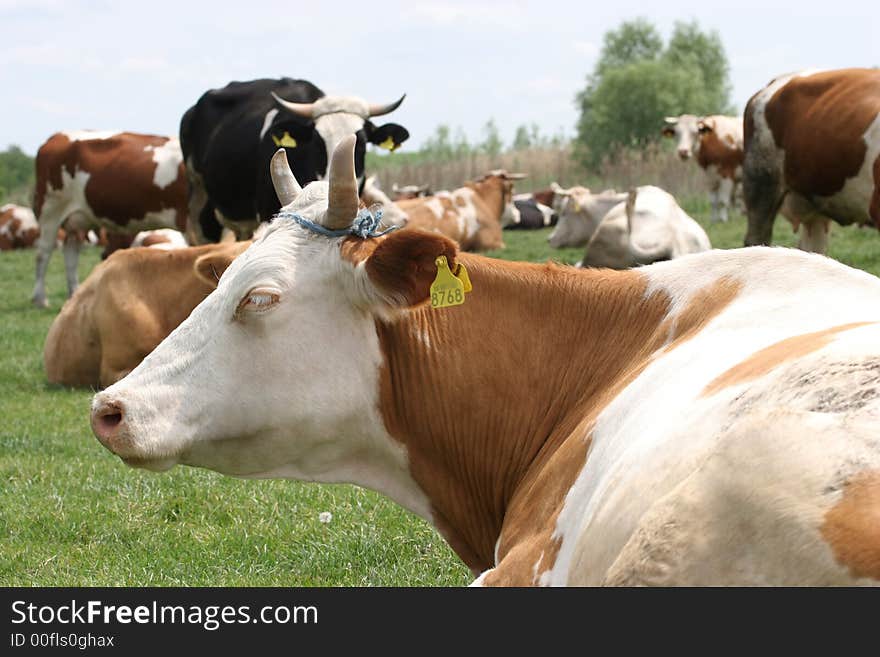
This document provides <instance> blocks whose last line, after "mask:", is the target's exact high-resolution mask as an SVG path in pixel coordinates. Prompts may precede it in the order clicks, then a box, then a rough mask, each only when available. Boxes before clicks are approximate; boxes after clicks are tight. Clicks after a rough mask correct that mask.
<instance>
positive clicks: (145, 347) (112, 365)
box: [43, 242, 250, 387]
mask: <svg viewBox="0 0 880 657" xmlns="http://www.w3.org/2000/svg"><path fill="white" fill-rule="evenodd" d="M249 245H250V242H233V243H228V244H209V245H205V246H196V247H188V248H181V249H172V250H167V249H159V248H139V249H122V250H120V251H116V252H114V253H113V254H112V255H111V256H110V257H108V258H107V259H106V260H105V261H104V262H102V263H100V264H99V265H98V266H97V267H95V269H94V270H93V271H92V272H91V274H89V276H88V277H87V278H86V279H85V280H84V281H83V283H82V285H80V286H79V287H78V288H77V290H76V292H75V293H74V295H73V297H71V298H70V299H68V300H67V302H66V303H65V304H64V306H63V307H62V308H61V312H60V313H58V316H57V317H56V318H55V320H54V321H53V322H52V326H50V327H49V333H48V334H47V336H46V342H45V345H44V347H43V364H44V366H45V368H46V377H47V379H48V380H49V383H58V384H62V385H67V386H97V387H101V386H109V385H110V384H112V383H115V382H116V381H118V380H119V379H121V378H122V377H124V376H125V375H126V374H128V373H129V372H130V371H131V370H133V369H134V368H135V367H136V366H137V364H138V363H140V362H141V361H142V360H143V359H144V357H145V356H146V355H147V354H149V353H150V352H151V351H153V349H155V348H156V345H158V344H159V343H160V342H161V341H162V340H164V339H165V337H166V336H167V335H168V334H169V333H171V331H173V330H174V329H175V328H177V326H178V325H179V324H180V323H181V322H182V321H183V320H184V319H186V318H187V317H188V316H189V314H190V313H191V312H192V309H193V308H195V307H196V306H197V305H198V304H199V303H200V302H201V301H202V299H204V298H205V297H206V296H208V294H209V293H210V292H211V291H212V290H213V289H214V288H215V287H216V285H217V280H218V279H219V277H220V275H221V274H222V273H223V271H224V270H225V269H226V267H227V266H228V265H229V263H230V262H231V261H232V260H233V259H234V258H235V257H236V256H237V255H238V254H239V253H241V252H242V251H244V250H245V249H246V248H247V247H248V246H249Z"/></svg>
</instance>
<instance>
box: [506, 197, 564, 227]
mask: <svg viewBox="0 0 880 657" xmlns="http://www.w3.org/2000/svg"><path fill="white" fill-rule="evenodd" d="M551 203H552V201H551ZM513 205H514V207H515V208H516V213H514V214H513V215H512V216H510V217H509V221H508V223H505V224H504V228H506V229H508V230H533V229H536V228H546V227H547V226H555V225H556V221H557V220H558V219H559V217H558V215H557V214H556V213H555V212H554V211H553V208H552V207H549V206H547V205H544V204H543V203H541V202H539V201H538V200H536V199H535V197H534V195H533V194H516V195H515V196H514V197H513Z"/></svg>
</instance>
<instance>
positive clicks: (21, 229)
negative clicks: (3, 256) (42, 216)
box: [0, 203, 40, 251]
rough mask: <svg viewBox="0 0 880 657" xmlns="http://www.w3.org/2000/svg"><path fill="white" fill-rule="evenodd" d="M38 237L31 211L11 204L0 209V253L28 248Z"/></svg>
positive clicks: (38, 232) (38, 231)
mask: <svg viewBox="0 0 880 657" xmlns="http://www.w3.org/2000/svg"><path fill="white" fill-rule="evenodd" d="M39 236H40V225H39V224H38V223H37V219H36V217H35V216H34V211H33V210H31V209H30V208H26V207H24V206H22V205H13V204H12V203H7V204H6V205H4V206H2V207H0V251H10V250H12V249H26V248H29V247H31V246H33V244H34V242H36V241H37V238H38V237H39Z"/></svg>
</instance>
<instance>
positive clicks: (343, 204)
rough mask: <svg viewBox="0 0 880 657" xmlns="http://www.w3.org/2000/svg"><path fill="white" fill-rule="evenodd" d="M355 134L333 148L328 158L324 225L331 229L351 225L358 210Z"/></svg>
mask: <svg viewBox="0 0 880 657" xmlns="http://www.w3.org/2000/svg"><path fill="white" fill-rule="evenodd" d="M355 143H357V137H356V136H355V135H348V136H347V137H344V138H343V139H342V141H340V142H339V143H338V144H337V145H336V148H335V149H333V155H332V156H331V158H330V167H329V172H328V174H329V178H330V196H329V202H328V205H327V218H326V219H325V220H324V225H325V226H326V227H327V228H330V229H331V230H341V229H344V228H348V227H349V226H351V222H352V221H354V218H355V215H357V212H358V206H359V204H360V200H359V199H358V182H357V177H356V176H355V172H354V146H355Z"/></svg>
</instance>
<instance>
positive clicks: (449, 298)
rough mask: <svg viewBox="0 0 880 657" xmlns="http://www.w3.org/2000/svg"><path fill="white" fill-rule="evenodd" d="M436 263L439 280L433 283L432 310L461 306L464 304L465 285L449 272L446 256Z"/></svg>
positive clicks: (435, 261)
mask: <svg viewBox="0 0 880 657" xmlns="http://www.w3.org/2000/svg"><path fill="white" fill-rule="evenodd" d="M434 263H435V264H436V265H437V278H435V279H434V282H433V283H431V308H446V307H447V306H460V305H461V304H463V303H464V283H462V282H461V281H460V280H459V279H458V278H456V277H455V276H453V275H452V272H451V271H449V263H448V262H447V261H446V256H439V257H438V258H437V259H436V260H434Z"/></svg>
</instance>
